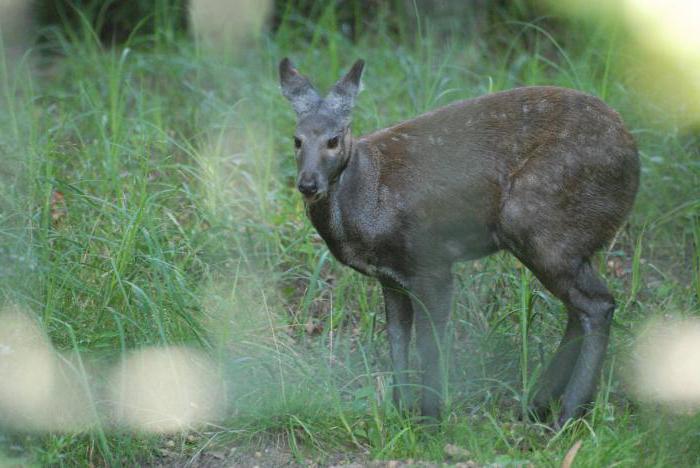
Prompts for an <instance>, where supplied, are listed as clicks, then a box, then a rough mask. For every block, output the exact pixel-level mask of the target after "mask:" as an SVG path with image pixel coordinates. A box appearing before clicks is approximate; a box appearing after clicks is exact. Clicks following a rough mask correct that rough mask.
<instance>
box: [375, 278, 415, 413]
mask: <svg viewBox="0 0 700 468" xmlns="http://www.w3.org/2000/svg"><path fill="white" fill-rule="evenodd" d="M382 292H383V293H384V307H385V309H386V322H387V332H388V334H389V347H390V348H391V362H392V366H393V371H394V388H393V396H394V404H395V405H396V408H398V409H404V408H406V404H407V403H408V385H409V383H408V348H409V345H410V343H411V327H412V325H413V305H412V304H411V298H410V296H409V295H408V293H407V292H406V291H405V290H404V289H403V288H401V287H400V286H399V285H398V284H394V283H382Z"/></svg>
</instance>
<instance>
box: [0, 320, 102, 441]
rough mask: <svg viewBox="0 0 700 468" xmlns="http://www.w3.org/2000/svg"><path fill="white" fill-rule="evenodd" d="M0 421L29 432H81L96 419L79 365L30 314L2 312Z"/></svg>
mask: <svg viewBox="0 0 700 468" xmlns="http://www.w3.org/2000/svg"><path fill="white" fill-rule="evenodd" d="M0 324H2V326H1V327H0V420H2V421H3V422H6V423H9V425H11V426H13V427H16V428H20V429H25V430H61V431H70V430H81V429H85V428H86V427H87V426H89V425H90V424H91V423H92V420H93V418H92V411H91V406H90V405H89V404H88V403H87V402H89V395H87V394H86V391H85V387H84V386H83V385H82V382H84V378H83V376H82V375H81V373H80V372H79V371H78V370H77V369H78V368H79V366H76V365H75V364H74V363H71V362H70V360H67V359H64V358H62V357H61V356H59V355H57V354H56V353H55V352H54V350H53V348H52V346H51V343H50V342H49V340H48V338H47V337H46V335H45V334H44V332H43V331H42V329H41V328H40V327H39V324H38V323H37V322H36V321H35V320H33V319H32V318H31V316H30V315H29V314H27V313H25V312H23V311H22V310H20V309H19V308H17V307H6V308H5V309H4V310H2V311H1V312H0Z"/></svg>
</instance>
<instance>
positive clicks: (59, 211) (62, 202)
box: [49, 190, 68, 223]
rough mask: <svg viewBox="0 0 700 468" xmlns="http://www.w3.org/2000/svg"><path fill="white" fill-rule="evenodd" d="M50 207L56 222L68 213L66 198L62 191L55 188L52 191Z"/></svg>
mask: <svg viewBox="0 0 700 468" xmlns="http://www.w3.org/2000/svg"><path fill="white" fill-rule="evenodd" d="M49 207H50V210H51V221H53V222H54V223H57V222H59V221H60V220H61V219H62V218H64V217H65V216H66V213H68V208H67V207H66V199H65V197H64V196H63V193H62V192H59V191H58V190H54V191H53V192H51V200H50V202H49Z"/></svg>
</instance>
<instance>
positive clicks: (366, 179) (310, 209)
mask: <svg viewBox="0 0 700 468" xmlns="http://www.w3.org/2000/svg"><path fill="white" fill-rule="evenodd" d="M365 146H366V145H365V144H364V143H362V142H360V141H359V140H356V139H354V138H353V139H351V141H350V142H349V145H348V154H349V156H348V158H347V161H346V164H345V166H344V168H343V170H342V171H341V172H340V174H338V176H337V177H336V178H335V180H334V181H333V182H332V183H331V184H330V186H329V188H328V193H327V195H326V196H325V197H324V198H323V199H321V200H319V201H317V202H315V203H312V204H309V205H307V213H308V216H309V219H310V220H311V222H312V224H313V225H314V227H315V228H316V230H317V231H318V233H319V234H320V235H321V237H322V238H323V240H324V241H325V242H326V244H328V247H329V249H330V250H331V252H332V253H333V255H335V256H336V257H337V258H338V259H340V260H341V261H343V259H344V257H345V256H346V255H345V254H343V247H342V246H343V244H347V242H348V241H354V240H359V239H357V237H358V236H359V232H357V230H356V229H355V226H354V225H355V224H356V223H357V222H361V220H362V219H363V218H364V216H363V214H364V212H365V211H366V210H367V209H368V208H369V206H368V203H370V202H371V201H372V200H376V196H372V193H376V181H377V177H376V172H377V171H376V170H375V168H376V166H377V164H376V160H375V159H376V158H375V157H374V156H375V155H374V154H373V152H372V151H368V148H366V147H365Z"/></svg>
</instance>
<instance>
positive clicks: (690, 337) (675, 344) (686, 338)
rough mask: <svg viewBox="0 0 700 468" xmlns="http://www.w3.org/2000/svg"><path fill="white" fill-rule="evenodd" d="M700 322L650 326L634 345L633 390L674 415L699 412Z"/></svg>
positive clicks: (659, 323) (686, 321) (688, 320)
mask: <svg viewBox="0 0 700 468" xmlns="http://www.w3.org/2000/svg"><path fill="white" fill-rule="evenodd" d="M699 363H700V320H698V319H692V320H691V319H686V320H677V321H672V322H667V323H661V322H652V323H651V324H649V325H648V326H647V327H646V329H645V330H644V331H643V333H642V334H641V335H640V337H639V338H638V340H637V343H636V345H635V353H634V362H633V375H632V382H631V383H632V389H633V392H634V393H636V394H637V396H638V397H639V398H640V399H642V400H645V401H652V402H656V403H661V404H663V405H665V406H666V407H668V408H669V409H671V410H674V411H684V412H687V411H697V410H698V409H700V364H699Z"/></svg>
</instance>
